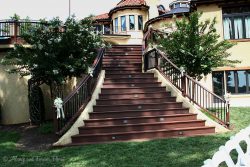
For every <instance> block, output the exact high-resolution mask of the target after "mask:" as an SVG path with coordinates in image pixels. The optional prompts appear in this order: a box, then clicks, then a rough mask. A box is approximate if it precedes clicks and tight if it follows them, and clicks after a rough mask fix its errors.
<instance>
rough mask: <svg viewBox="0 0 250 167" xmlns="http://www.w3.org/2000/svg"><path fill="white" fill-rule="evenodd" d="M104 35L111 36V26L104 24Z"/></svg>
mask: <svg viewBox="0 0 250 167" xmlns="http://www.w3.org/2000/svg"><path fill="white" fill-rule="evenodd" d="M104 34H110V25H109V24H104Z"/></svg>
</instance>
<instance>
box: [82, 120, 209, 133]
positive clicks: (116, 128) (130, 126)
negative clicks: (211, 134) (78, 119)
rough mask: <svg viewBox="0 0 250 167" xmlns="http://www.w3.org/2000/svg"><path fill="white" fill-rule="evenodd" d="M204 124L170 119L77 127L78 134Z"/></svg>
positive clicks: (196, 121) (202, 122)
mask: <svg viewBox="0 0 250 167" xmlns="http://www.w3.org/2000/svg"><path fill="white" fill-rule="evenodd" d="M200 126H205V121H204V120H190V121H172V122H154V123H136V124H123V125H102V126H85V127H79V128H78V129H79V134H96V133H99V134H100V133H110V132H112V133H116V132H117V133H123V132H130V131H146V130H160V129H164V130H171V129H173V128H185V127H200Z"/></svg>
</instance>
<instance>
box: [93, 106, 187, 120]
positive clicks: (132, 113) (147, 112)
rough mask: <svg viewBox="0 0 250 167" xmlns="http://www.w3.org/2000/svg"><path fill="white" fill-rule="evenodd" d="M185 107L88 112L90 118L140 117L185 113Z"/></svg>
mask: <svg viewBox="0 0 250 167" xmlns="http://www.w3.org/2000/svg"><path fill="white" fill-rule="evenodd" d="M187 113H189V109H187V108H168V109H164V110H163V109H144V110H140V111H138V110H124V111H121V110H118V111H106V112H104V111H103V112H92V113H90V118H91V119H102V118H123V117H141V116H156V115H171V114H187Z"/></svg>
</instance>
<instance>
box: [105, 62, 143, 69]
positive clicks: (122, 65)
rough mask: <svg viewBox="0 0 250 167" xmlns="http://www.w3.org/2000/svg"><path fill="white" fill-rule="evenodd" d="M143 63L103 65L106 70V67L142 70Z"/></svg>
mask: <svg viewBox="0 0 250 167" xmlns="http://www.w3.org/2000/svg"><path fill="white" fill-rule="evenodd" d="M141 66H142V65H141V63H133V64H107V63H106V64H103V67H104V68H106V67H115V68H116V67H123V68H124V67H130V68H131V67H139V68H141Z"/></svg>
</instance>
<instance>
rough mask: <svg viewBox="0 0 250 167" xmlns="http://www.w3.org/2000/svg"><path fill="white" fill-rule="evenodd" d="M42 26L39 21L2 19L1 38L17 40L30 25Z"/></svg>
mask: <svg viewBox="0 0 250 167" xmlns="http://www.w3.org/2000/svg"><path fill="white" fill-rule="evenodd" d="M31 25H32V26H42V25H44V24H43V23H41V22H39V21H26V20H0V38H10V39H12V41H13V42H17V40H18V38H19V37H21V36H22V35H23V34H24V32H25V31H27V30H28V29H29V27H30V26H31Z"/></svg>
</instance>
